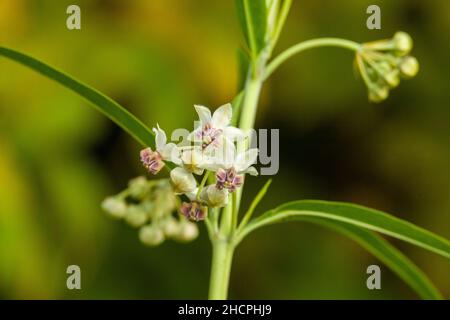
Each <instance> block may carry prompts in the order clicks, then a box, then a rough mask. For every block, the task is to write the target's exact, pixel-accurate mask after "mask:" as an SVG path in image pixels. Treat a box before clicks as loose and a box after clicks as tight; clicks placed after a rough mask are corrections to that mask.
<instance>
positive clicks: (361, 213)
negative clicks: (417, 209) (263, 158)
mask: <svg viewBox="0 0 450 320" xmlns="http://www.w3.org/2000/svg"><path fill="white" fill-rule="evenodd" d="M300 216H310V217H320V218H323V219H328V220H332V221H341V222H344V223H347V224H350V225H355V226H359V227H362V228H366V229H370V230H373V231H377V232H380V233H384V234H386V235H389V236H391V237H394V238H397V239H400V240H403V241H406V242H409V243H412V244H414V245H416V246H419V247H422V248H425V249H427V250H430V251H433V252H435V253H438V254H440V255H442V256H444V257H447V258H450V242H449V241H448V240H446V239H444V238H443V237H440V236H438V235H435V234H434V233H432V232H430V231H427V230H425V229H423V228H420V227H418V226H416V225H414V224H412V223H410V222H407V221H404V220H402V219H399V218H396V217H394V216H392V215H389V214H386V213H384V212H381V211H378V210H375V209H370V208H366V207H363V206H359V205H355V204H348V203H341V202H328V201H318V200H300V201H293V202H289V203H286V204H284V205H281V206H279V207H278V208H276V209H274V210H271V211H268V212H266V213H264V214H262V215H261V216H259V217H257V218H255V219H254V220H252V221H251V222H250V223H249V224H248V225H247V227H246V228H245V229H244V230H243V232H242V234H240V235H239V237H240V238H243V237H244V236H245V235H246V234H248V233H249V232H251V231H252V230H255V229H257V228H260V227H262V226H264V225H268V224H272V223H276V222H282V221H289V220H296V219H297V218H298V217H300Z"/></svg>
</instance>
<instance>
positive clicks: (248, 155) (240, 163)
mask: <svg viewBox="0 0 450 320" xmlns="http://www.w3.org/2000/svg"><path fill="white" fill-rule="evenodd" d="M256 159H258V149H256V148H253V149H249V150H247V151H245V152H242V153H239V154H238V155H237V157H236V162H235V163H234V168H235V169H236V171H237V172H243V171H245V170H246V169H247V168H248V167H250V166H251V165H252V164H254V163H255V162H256Z"/></svg>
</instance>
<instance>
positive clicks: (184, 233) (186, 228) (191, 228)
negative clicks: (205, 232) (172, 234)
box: [176, 221, 198, 242]
mask: <svg viewBox="0 0 450 320" xmlns="http://www.w3.org/2000/svg"><path fill="white" fill-rule="evenodd" d="M197 237H198V227H197V224H195V223H193V222H189V221H185V222H183V223H182V224H181V225H180V230H179V233H178V235H177V237H176V240H178V241H181V242H189V241H192V240H194V239H195V238H197Z"/></svg>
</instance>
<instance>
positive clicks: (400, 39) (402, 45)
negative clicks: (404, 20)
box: [392, 31, 413, 56]
mask: <svg viewBox="0 0 450 320" xmlns="http://www.w3.org/2000/svg"><path fill="white" fill-rule="evenodd" d="M392 42H393V45H394V51H395V53H396V54H397V55H398V56H405V55H407V54H408V53H410V52H411V50H412V47H413V40H412V38H411V36H410V35H409V34H407V33H406V32H403V31H398V32H396V33H395V35H394V37H393V39H392Z"/></svg>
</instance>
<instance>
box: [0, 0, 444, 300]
mask: <svg viewBox="0 0 450 320" xmlns="http://www.w3.org/2000/svg"><path fill="white" fill-rule="evenodd" d="M75 3H76V4H78V5H80V7H81V10H82V30H80V31H69V30H67V29H66V25H65V20H66V17H67V15H66V13H65V11H66V8H67V6H68V5H69V4H75ZM369 4H378V5H380V6H381V9H382V29H381V30H379V31H370V30H368V29H367V28H366V27H365V19H366V17H367V15H366V14H365V10H366V8H367V6H368V5H369ZM449 13H450V3H449V2H448V1H444V0H430V1H421V0H414V1H413V0H396V1H387V0H384V1H380V0H377V1H368V0H364V1H361V0H343V1H327V0H317V1H307V0H297V1H294V5H293V8H292V12H291V14H290V16H289V18H288V22H287V25H286V28H285V31H284V33H283V35H282V37H281V40H280V46H279V47H278V51H279V50H280V48H286V47H287V46H288V45H290V44H294V43H296V42H298V41H301V40H305V39H309V38H313V37H319V36H339V37H344V38H349V39H353V40H355V41H361V42H363V41H369V40H374V39H379V38H388V37H391V36H392V35H393V33H394V32H395V31H397V30H404V31H407V32H409V33H410V34H411V35H412V36H413V38H414V40H415V49H414V51H413V53H414V55H415V56H416V57H417V58H418V59H419V61H420V64H421V71H420V73H419V75H418V77H417V78H415V79H413V80H411V81H408V82H405V83H402V85H401V86H400V87H399V88H398V89H396V90H394V91H393V92H392V96H391V97H390V99H389V100H388V101H387V102H385V103H383V104H381V105H371V104H368V102H367V98H366V92H365V88H364V86H363V84H362V82H361V81H360V80H359V79H355V76H354V74H353V72H352V58H353V57H352V54H351V53H350V52H347V51H345V50H342V49H332V48H329V49H320V50H315V51H309V52H305V53H304V54H302V56H299V57H297V58H294V59H293V60H291V61H289V62H288V63H287V65H285V66H283V67H282V68H281V69H280V70H279V71H277V73H276V74H275V75H274V77H273V78H272V79H271V80H270V81H269V82H268V84H267V85H266V88H265V90H264V92H263V96H262V101H261V107H260V111H259V113H258V119H257V120H258V121H257V126H258V127H262V128H280V133H281V158H280V164H281V168H280V172H279V174H278V175H277V176H276V177H274V183H273V185H272V187H271V192H272V195H271V196H270V197H268V198H266V199H265V200H264V201H263V203H262V205H261V209H264V208H266V209H268V208H270V207H273V206H275V205H277V204H279V203H281V202H283V201H287V200H294V199H300V198H323V199H330V200H342V201H354V202H358V203H361V204H365V205H370V206H373V207H376V208H379V209H382V210H385V211H388V212H391V213H393V214H395V215H397V216H399V217H402V218H405V219H408V220H411V221H413V222H414V223H416V224H418V225H421V226H423V227H425V228H428V229H430V230H432V231H434V232H436V233H438V234H441V235H443V236H445V237H447V238H449V237H450V197H449V194H450V170H449V169H450V166H449V165H450V147H449V146H450V125H449V123H450V121H449V119H450V103H449V102H450V91H449V90H448V85H449V83H450V63H449V61H448V57H449V56H450V48H449V41H448V39H449V37H450V19H449ZM241 44H242V37H241V35H240V31H239V28H238V23H237V19H236V17H235V11H234V6H233V1H214V2H212V1H206V0H192V1H187V0H164V1H162V0H155V1H147V0H136V1H120V0H90V1H88V0H84V1H82V0H78V1H71V0H70V1H69V0H63V1H50V0H0V45H5V46H9V47H12V48H16V49H18V50H21V51H24V52H27V53H30V54H32V55H34V56H36V57H38V58H40V59H42V60H44V61H47V62H49V63H51V64H53V65H55V66H57V67H58V68H60V69H62V70H65V71H67V72H68V73H70V74H73V75H75V76H76V77H77V78H79V79H82V80H83V81H85V82H87V83H89V84H91V85H92V86H94V87H96V88H98V89H99V90H101V91H103V92H105V93H107V94H108V95H110V96H111V97H113V98H114V99H116V100H117V101H119V102H120V103H122V104H123V105H125V106H126V107H127V108H129V109H130V110H131V111H132V112H133V113H135V114H136V115H138V116H139V117H140V118H142V119H143V120H144V122H146V123H147V124H149V125H150V126H152V125H155V124H156V122H158V123H159V124H160V125H161V126H162V127H163V128H166V129H167V130H169V131H170V130H172V129H175V128H178V127H182V126H184V127H191V126H192V121H193V120H194V118H195V115H194V112H193V108H192V105H193V104H194V103H201V104H205V105H209V106H211V107H216V106H218V105H220V104H223V103H225V102H228V101H230V100H231V99H232V98H233V96H234V94H235V89H236V86H237V74H236V70H237V63H236V62H235V57H236V49H237V48H238V47H239V45H241ZM293 148H294V150H293ZM138 150H139V146H138V145H137V143H135V141H133V140H132V139H131V138H130V137H129V136H127V135H126V134H125V133H123V132H122V131H120V129H118V128H117V127H116V126H115V125H114V124H112V123H111V122H110V121H109V120H108V119H106V118H104V117H103V116H102V115H100V114H98V113H97V112H96V111H94V110H93V109H91V108H90V107H89V106H88V105H87V103H86V102H85V101H83V100H81V99H80V98H79V97H77V96H75V95H74V94H72V93H71V92H69V91H67V90H65V89H63V88H61V87H60V86H58V85H57V84H55V83H52V82H50V81H49V80H47V79H45V78H44V77H42V76H40V75H37V74H35V73H33V72H31V71H29V70H27V69H25V68H23V67H21V66H19V65H17V64H14V63H12V62H10V61H6V60H5V59H0V297H1V298H81V299H89V298H205V297H206V291H207V287H208V277H209V258H210V247H209V244H208V241H207V238H206V236H205V232H204V231H205V230H202V236H201V237H200V239H198V240H197V241H196V242H194V243H193V244H189V245H181V244H176V243H172V242H167V243H164V244H163V245H162V246H161V247H158V248H155V249H149V248H146V247H144V246H143V245H142V244H141V243H140V242H139V240H138V237H137V232H136V231H135V230H132V229H131V228H129V227H128V226H125V225H123V224H122V223H118V222H117V221H113V220H110V219H109V218H107V217H106V216H105V215H104V214H103V213H102V212H101V210H100V206H99V205H100V202H101V200H102V199H103V198H104V197H105V196H107V195H109V194H113V193H116V192H118V191H119V190H121V189H122V188H124V187H125V186H126V183H127V181H128V179H129V178H132V177H134V176H137V175H140V174H143V173H144V171H143V169H142V168H141V167H140V165H139V161H138V156H137V155H138ZM264 181H265V178H264V177H263V178H256V179H255V178H252V179H249V186H248V187H246V192H247V195H248V197H251V196H252V195H253V194H254V193H255V192H256V190H257V188H259V187H260V186H262V184H263V183H264ZM248 201H249V199H247V200H246V201H244V205H246V204H247V203H248ZM260 211H261V210H260ZM394 243H395V244H396V245H398V247H400V248H401V249H402V250H403V251H404V252H406V253H407V254H408V255H409V256H410V257H411V258H412V259H413V260H414V261H415V262H417V264H418V265H419V266H420V267H422V268H423V269H424V271H425V272H426V273H428V274H429V275H430V277H431V278H432V280H433V281H434V282H435V283H436V285H437V286H438V287H440V289H442V291H443V293H444V294H445V295H446V297H449V296H450V277H449V263H448V261H445V259H444V258H441V257H438V256H436V255H434V254H431V253H427V252H425V251H424V250H421V249H417V248H413V247H411V246H409V245H405V244H403V243H400V242H394ZM374 263H378V262H377V261H376V260H375V259H374V258H373V257H371V256H370V255H369V254H367V253H366V252H364V250H362V249H361V248H359V247H358V246H357V245H355V244H354V243H352V242H351V241H349V240H347V239H345V238H343V237H341V236H339V235H336V234H334V233H332V232H329V231H326V230H322V229H321V228H318V227H315V226H311V225H308V224H304V225H303V224H290V225H278V226H274V227H271V228H267V229H265V230H262V231H259V232H257V233H255V234H254V235H253V236H251V237H249V238H248V240H247V241H246V242H244V243H243V245H242V246H241V247H240V248H238V250H237V252H236V259H235V262H234V268H233V272H232V280H231V287H230V297H231V298H368V299H378V298H415V297H416V296H415V295H414V293H412V292H411V291H410V290H409V289H408V288H407V287H406V286H405V285H404V284H403V283H402V282H401V281H400V280H399V279H398V278H397V277H396V276H395V275H393V274H392V273H391V272H390V271H388V270H387V269H386V268H384V267H383V268H382V270H383V278H382V288H383V289H382V290H381V291H368V290H367V289H366V286H365V280H366V273H365V270H366V267H367V266H368V265H370V264H374ZM70 264H77V265H79V266H80V267H81V270H82V290H81V291H78V292H72V291H69V290H67V289H66V276H67V275H66V273H65V271H66V267H67V266H68V265H70Z"/></svg>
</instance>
